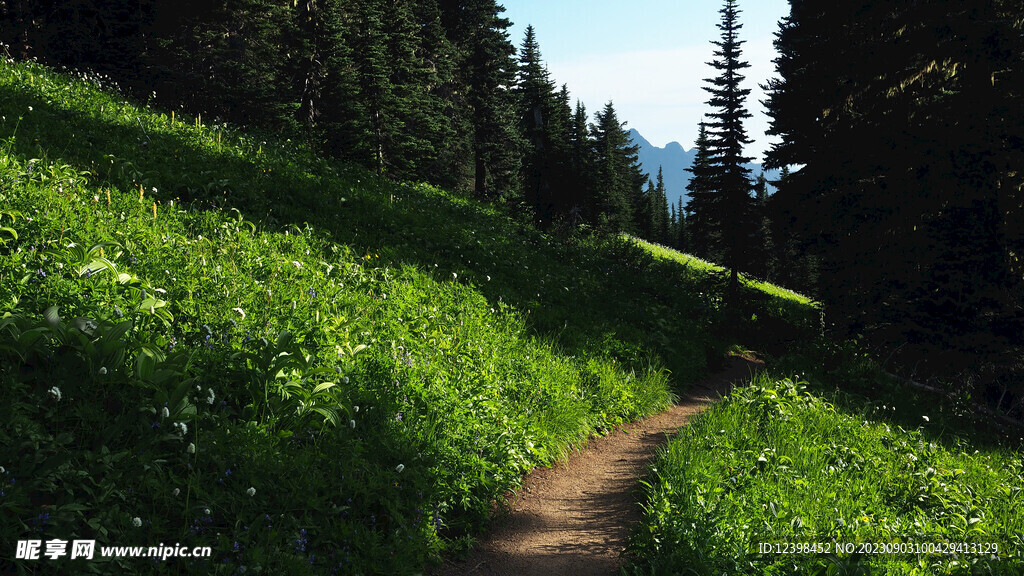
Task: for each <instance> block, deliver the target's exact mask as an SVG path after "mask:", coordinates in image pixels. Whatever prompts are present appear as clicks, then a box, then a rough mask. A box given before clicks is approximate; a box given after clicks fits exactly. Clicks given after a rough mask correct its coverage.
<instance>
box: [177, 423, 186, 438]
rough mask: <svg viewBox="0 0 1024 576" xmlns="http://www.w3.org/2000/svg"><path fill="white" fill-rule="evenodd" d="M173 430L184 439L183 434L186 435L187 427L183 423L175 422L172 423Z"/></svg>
mask: <svg viewBox="0 0 1024 576" xmlns="http://www.w3.org/2000/svg"><path fill="white" fill-rule="evenodd" d="M174 429H175V431H177V432H178V434H180V435H181V436H182V437H184V436H185V434H188V426H187V425H186V424H185V423H184V422H175V423H174Z"/></svg>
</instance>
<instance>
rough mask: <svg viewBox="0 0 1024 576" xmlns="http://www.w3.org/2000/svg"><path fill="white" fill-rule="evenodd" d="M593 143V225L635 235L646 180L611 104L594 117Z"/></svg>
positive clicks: (632, 146)
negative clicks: (594, 214)
mask: <svg viewBox="0 0 1024 576" xmlns="http://www.w3.org/2000/svg"><path fill="white" fill-rule="evenodd" d="M595 119H596V120H597V122H596V124H592V125H591V126H590V131H591V134H592V137H593V140H594V151H595V154H594V168H595V169H594V172H595V175H596V182H595V189H594V205H595V206H596V207H597V219H596V223H597V224H598V225H599V226H600V227H601V228H602V229H604V230H607V231H611V232H635V219H634V211H635V207H636V206H637V205H638V204H639V198H640V197H641V194H642V191H643V183H644V181H645V180H646V179H647V178H646V176H644V174H643V173H642V172H641V170H640V166H639V159H638V157H637V151H638V150H639V148H638V146H637V145H636V144H633V140H632V138H630V136H629V132H628V131H626V130H625V129H624V128H623V125H624V123H622V122H620V121H619V118H618V115H617V114H616V112H615V106H614V105H613V104H612V102H608V103H607V104H605V106H604V109H603V110H601V111H600V112H598V113H597V114H596V115H595Z"/></svg>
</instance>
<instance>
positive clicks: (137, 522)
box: [132, 516, 142, 528]
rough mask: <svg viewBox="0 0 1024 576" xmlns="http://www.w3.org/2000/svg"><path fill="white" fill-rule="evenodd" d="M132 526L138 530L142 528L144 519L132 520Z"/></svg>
mask: <svg viewBox="0 0 1024 576" xmlns="http://www.w3.org/2000/svg"><path fill="white" fill-rule="evenodd" d="M132 526H135V527H136V528H142V518H139V517H138V516H136V517H135V518H132Z"/></svg>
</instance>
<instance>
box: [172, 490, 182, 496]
mask: <svg viewBox="0 0 1024 576" xmlns="http://www.w3.org/2000/svg"><path fill="white" fill-rule="evenodd" d="M178 494H181V490H180V489H178V488H175V489H174V490H172V491H171V496H174V497H175V498H177V496H178Z"/></svg>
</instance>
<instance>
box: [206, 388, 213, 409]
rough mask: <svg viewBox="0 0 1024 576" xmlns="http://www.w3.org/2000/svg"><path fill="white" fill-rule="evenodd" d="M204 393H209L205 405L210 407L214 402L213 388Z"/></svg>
mask: <svg viewBox="0 0 1024 576" xmlns="http://www.w3.org/2000/svg"><path fill="white" fill-rule="evenodd" d="M206 391H207V392H208V393H209V395H208V396H207V397H206V403H207V404H209V405H211V406H212V405H213V400H214V394H213V388H207V389H206Z"/></svg>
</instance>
